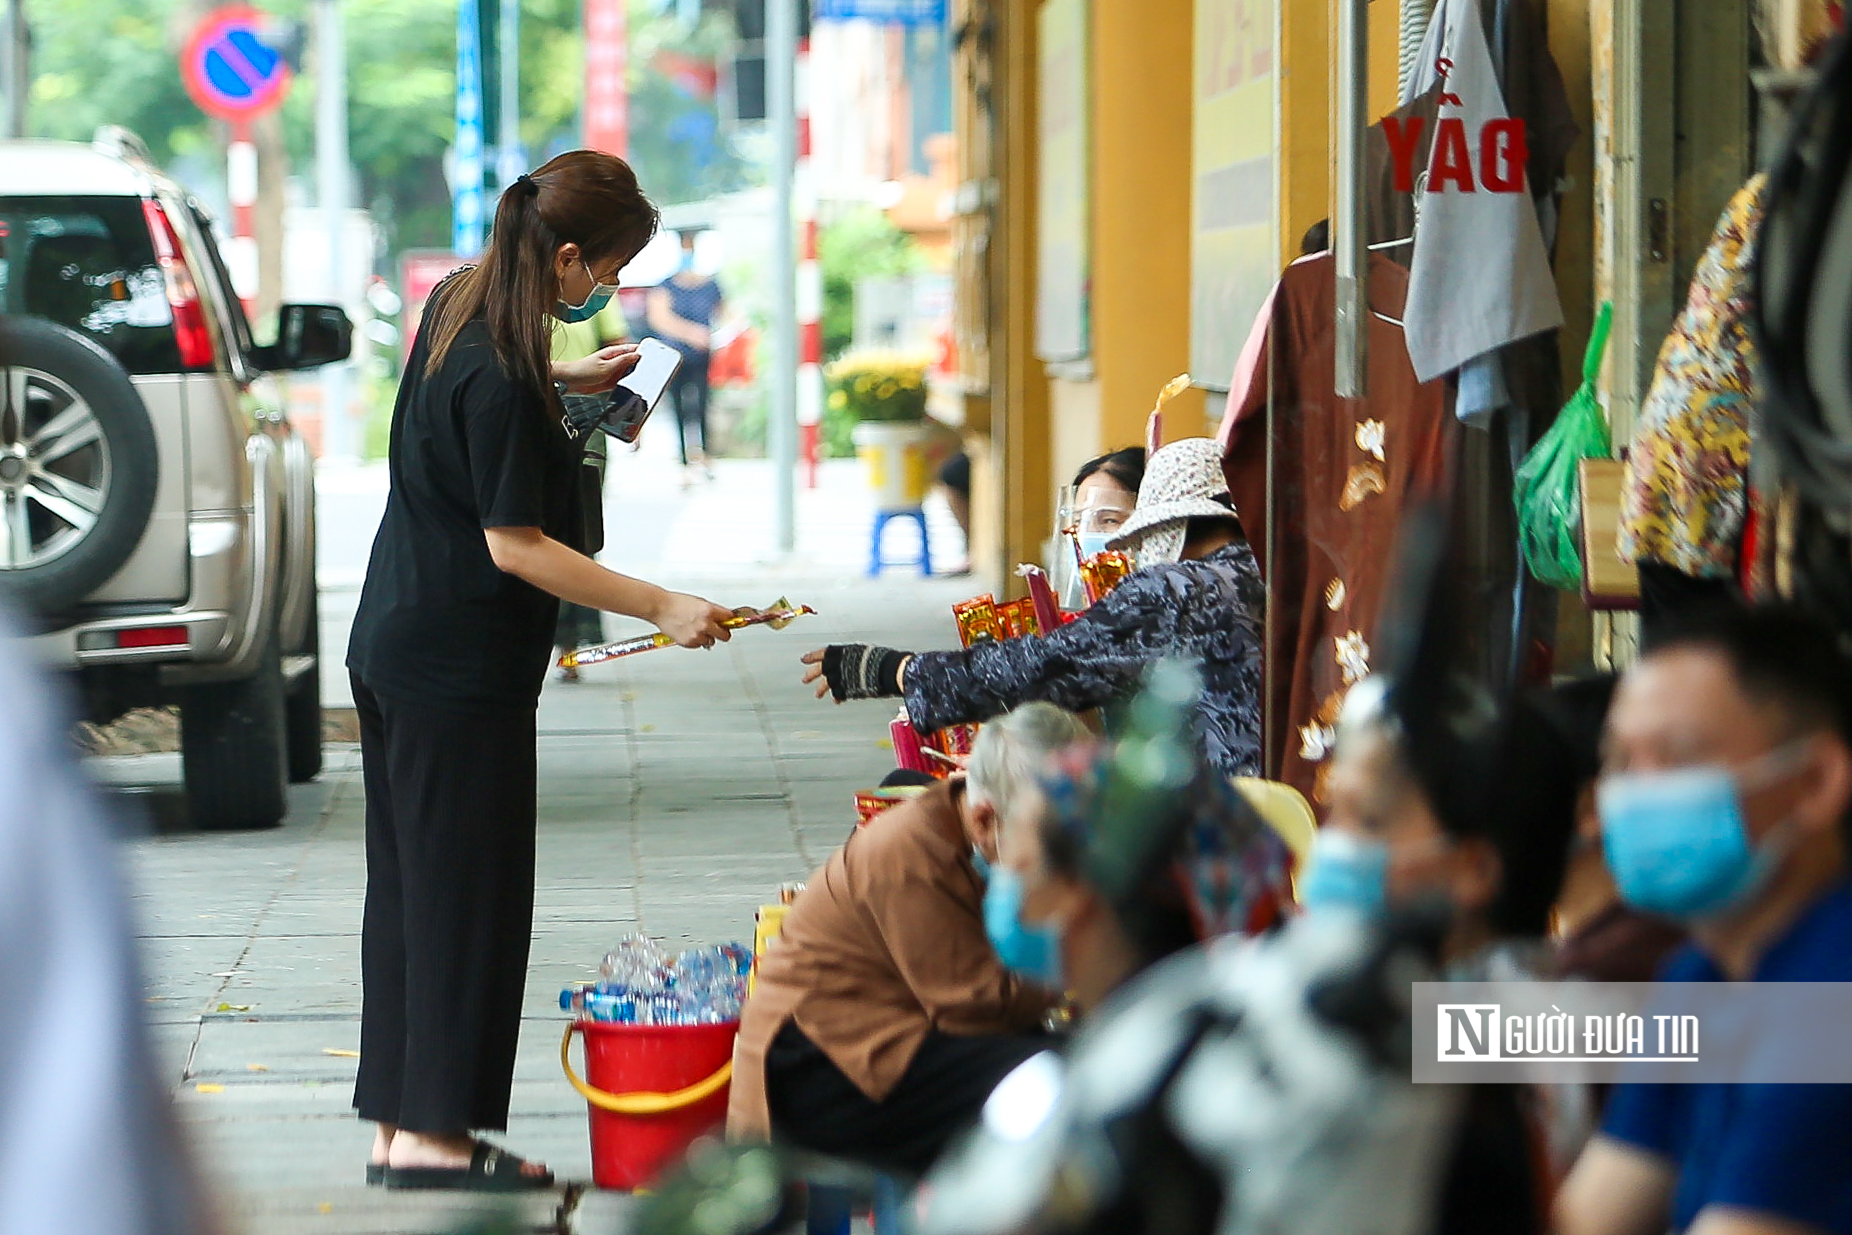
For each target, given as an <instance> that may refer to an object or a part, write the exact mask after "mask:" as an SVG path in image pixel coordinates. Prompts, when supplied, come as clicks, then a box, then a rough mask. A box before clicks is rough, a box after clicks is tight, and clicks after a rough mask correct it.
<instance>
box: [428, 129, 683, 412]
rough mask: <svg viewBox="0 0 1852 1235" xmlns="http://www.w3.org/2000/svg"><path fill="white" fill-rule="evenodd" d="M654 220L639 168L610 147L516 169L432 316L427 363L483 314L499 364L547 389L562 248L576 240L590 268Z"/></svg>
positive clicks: (630, 246) (638, 240)
mask: <svg viewBox="0 0 1852 1235" xmlns="http://www.w3.org/2000/svg"><path fill="white" fill-rule="evenodd" d="M659 221H660V219H659V216H658V215H657V213H656V207H655V206H653V205H652V204H650V200H649V198H647V197H645V196H643V190H642V189H641V188H639V187H638V185H637V174H636V173H635V172H634V171H632V170H630V165H629V164H628V163H626V162H624V160H622V159H620V158H618V157H617V156H616V155H610V154H604V153H601V152H599V151H596V150H574V151H571V152H569V153H567V154H562V155H560V156H559V157H558V158H556V159H551V160H549V161H548V162H547V163H546V165H545V166H543V167H541V168H540V169H539V170H538V171H536V172H533V173H531V174H530V175H527V176H523V177H522V178H521V179H520V180H517V181H516V182H515V183H513V184H511V185H509V186H508V188H507V189H506V190H505V191H504V192H503V193H502V198H501V201H500V203H499V204H497V206H496V207H495V225H494V228H493V229H492V230H491V231H490V233H489V246H488V248H487V250H485V251H484V253H483V255H482V261H481V262H480V263H479V264H478V265H476V266H474V267H472V268H470V269H468V270H465V271H463V272H462V273H461V274H459V275H457V276H456V277H455V278H454V279H452V280H451V281H450V282H451V283H452V286H450V287H448V288H446V289H445V293H444V295H443V297H442V302H441V303H440V304H439V305H438V306H437V309H436V314H435V316H434V318H433V320H432V323H431V348H430V360H429V362H428V364H429V368H431V369H432V370H435V369H437V368H438V367H439V366H440V365H442V364H443V363H444V357H445V356H446V355H448V354H449V352H450V348H451V345H452V344H454V343H455V342H456V340H457V335H458V334H459V333H461V332H462V330H463V327H464V326H466V325H468V324H469V323H470V322H472V321H474V320H475V319H476V318H478V317H481V318H483V319H485V320H486V321H487V322H488V326H489V341H490V343H491V344H492V345H493V346H494V348H495V358H496V359H497V360H498V361H500V362H501V366H502V368H503V370H504V371H506V372H507V374H508V376H510V377H512V378H514V379H515V380H516V381H519V382H521V383H523V384H524V385H527V386H531V387H533V388H534V390H536V391H537V392H539V393H541V394H542V395H543V396H544V395H546V394H547V393H548V392H549V391H550V390H551V383H550V382H549V381H548V365H549V356H550V354H551V333H552V326H551V318H550V316H549V315H550V314H551V313H552V310H553V304H554V302H555V301H556V300H558V299H559V279H558V277H557V276H556V275H555V274H554V271H553V264H554V255H555V254H556V253H557V252H558V250H559V247H560V246H561V245H562V244H567V243H572V244H576V245H578V246H579V249H580V253H581V256H583V258H584V259H585V263H586V265H587V267H588V268H590V267H596V266H599V265H602V264H604V263H605V262H608V261H610V260H611V259H612V258H616V257H621V258H623V259H624V260H625V261H626V262H628V261H629V260H630V259H631V258H632V257H634V256H636V254H637V253H638V251H640V250H641V249H642V248H643V246H644V245H646V244H648V243H649V242H650V238H651V237H652V236H654V235H655V234H656V227H657V224H658V222H659Z"/></svg>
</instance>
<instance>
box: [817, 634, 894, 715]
mask: <svg viewBox="0 0 1852 1235" xmlns="http://www.w3.org/2000/svg"><path fill="white" fill-rule="evenodd" d="M906 659H907V654H906V653H905V652H896V651H895V650H894V649H893V648H884V647H876V646H874V645H873V644H869V643H832V644H831V645H830V646H829V647H826V648H824V649H823V677H824V679H825V680H826V681H828V682H829V684H830V694H832V695H834V696H835V698H836V702H838V703H841V702H843V701H844V700H846V699H891V698H893V697H894V696H896V695H898V694H900V693H901V691H900V666H901V665H902V664H903V663H904V662H905V661H906Z"/></svg>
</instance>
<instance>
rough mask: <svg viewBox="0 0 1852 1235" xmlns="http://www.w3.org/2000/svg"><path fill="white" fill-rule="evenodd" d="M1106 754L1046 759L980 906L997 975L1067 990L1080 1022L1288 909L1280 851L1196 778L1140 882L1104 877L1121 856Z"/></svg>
mask: <svg viewBox="0 0 1852 1235" xmlns="http://www.w3.org/2000/svg"><path fill="white" fill-rule="evenodd" d="M1114 752H1115V747H1114V746H1113V745H1112V744H1111V743H1106V742H1098V741H1095V742H1087V743H1083V744H1080V745H1077V746H1075V747H1072V748H1070V749H1069V750H1067V751H1064V752H1062V753H1061V754H1058V755H1056V756H1055V757H1054V759H1053V760H1052V762H1051V763H1050V764H1049V766H1048V768H1047V769H1046V770H1045V771H1044V772H1043V774H1042V776H1041V778H1040V780H1039V783H1038V784H1037V785H1036V786H1035V787H1034V788H1033V789H1032V790H1031V791H1030V792H1028V793H1026V794H1025V795H1024V801H1023V803H1022V807H1021V812H1020V814H1019V815H1017V816H1013V819H1012V826H1011V827H1010V828H1009V829H1008V830H1007V832H1006V834H1005V844H1004V845H1003V853H1002V858H1003V861H1002V865H1001V866H1000V867H999V868H998V869H997V871H996V872H994V873H993V874H992V876H991V885H990V895H989V896H987V898H986V900H985V906H984V909H985V918H986V922H985V925H986V927H987V928H988V929H989V931H990V937H991V942H992V943H993V944H994V945H995V946H996V948H997V954H998V955H999V956H1001V957H1002V958H1003V959H1004V962H1005V963H1006V964H1010V965H1012V966H1013V967H1015V968H1016V969H1017V970H1018V972H1020V973H1022V974H1024V975H1025V976H1027V977H1031V978H1033V979H1035V980H1036V981H1039V982H1041V983H1043V984H1045V985H1048V986H1051V987H1055V988H1058V989H1062V990H1065V991H1067V992H1068V993H1069V995H1070V996H1071V997H1072V998H1073V1001H1074V1007H1075V1010H1076V1011H1077V1012H1079V1013H1080V1014H1081V1015H1083V1016H1084V1015H1086V1014H1087V1013H1090V1012H1092V1011H1093V1010H1094V1009H1096V1008H1098V1007H1099V1006H1100V1005H1101V1004H1102V1003H1104V1002H1105V1001H1106V1000H1107V999H1108V998H1109V997H1110V996H1111V995H1112V993H1113V992H1114V991H1116V990H1118V989H1119V988H1120V987H1121V986H1123V985H1124V984H1125V983H1126V982H1127V981H1129V980H1130V979H1131V978H1132V977H1134V976H1135V975H1137V974H1139V973H1142V972H1143V971H1144V970H1146V969H1148V968H1150V967H1151V966H1152V965H1155V964H1156V963H1157V962H1159V961H1161V960H1163V959H1164V958H1165V957H1167V956H1170V955H1172V954H1173V953H1176V952H1181V951H1182V950H1183V949H1185V948H1188V947H1191V946H1193V945H1195V944H1198V943H1201V942H1203V941H1204V940H1207V939H1212V938H1215V937H1216V936H1219V935H1229V934H1244V935H1251V934H1257V933H1260V932H1262V931H1264V930H1266V929H1268V928H1269V927H1271V926H1273V925H1275V924H1276V923H1277V922H1279V921H1280V920H1281V919H1282V916H1283V914H1284V913H1285V911H1286V906H1287V905H1289V904H1290V903H1291V902H1292V887H1291V876H1290V868H1291V864H1292V863H1291V856H1290V854H1289V853H1288V851H1287V848H1286V843H1285V842H1284V841H1283V840H1282V839H1281V838H1280V837H1279V835H1278V834H1277V833H1275V832H1274V831H1273V829H1272V828H1271V827H1269V826H1268V825H1267V823H1266V821H1265V820H1264V819H1263V818H1261V817H1260V816H1259V815H1258V814H1256V813H1255V812H1254V811H1253V810H1252V809H1250V808H1249V807H1248V806H1247V804H1246V802H1245V800H1244V799H1242V798H1241V797H1240V796H1239V791H1238V790H1237V789H1236V788H1235V787H1234V786H1233V785H1231V784H1230V783H1229V782H1228V780H1227V779H1226V778H1225V777H1222V776H1220V775H1218V774H1216V773H1214V772H1212V771H1207V770H1205V771H1204V773H1203V774H1202V775H1199V776H1198V777H1197V778H1196V779H1195V781H1194V782H1193V783H1192V784H1191V786H1190V788H1189V790H1188V791H1187V793H1186V795H1185V796H1184V798H1183V800H1182V802H1181V804H1180V810H1181V812H1182V816H1183V818H1182V820H1181V821H1180V823H1181V826H1178V827H1177V828H1176V829H1175V832H1174V837H1173V839H1172V841H1171V843H1169V844H1168V845H1166V846H1165V851H1164V852H1163V853H1162V854H1161V855H1160V857H1159V859H1158V860H1157V862H1156V863H1155V864H1154V865H1153V868H1152V869H1151V871H1150V873H1149V874H1147V875H1146V876H1145V877H1143V878H1142V879H1137V880H1134V881H1132V882H1131V883H1130V886H1129V887H1122V886H1119V880H1117V879H1116V878H1114V877H1112V876H1111V875H1109V874H1108V873H1107V870H1106V868H1107V867H1108V866H1111V865H1114V864H1116V861H1117V855H1118V854H1119V852H1120V850H1119V846H1118V844H1117V843H1116V841H1115V839H1109V836H1110V834H1111V833H1112V832H1113V830H1114V828H1115V824H1116V823H1123V822H1125V821H1122V820H1113V819H1109V818H1108V817H1107V805H1106V804H1107V801H1108V797H1109V795H1108V791H1107V787H1106V786H1107V779H1108V777H1109V776H1110V775H1111V772H1112V768H1111V764H1112V760H1113V755H1114ZM1015 819H1020V820H1021V821H1022V823H1023V824H1024V826H1021V827H1017V826H1014V820H1015ZM1157 823H1158V820H1155V819H1149V818H1146V819H1141V820H1140V821H1138V823H1137V824H1136V825H1135V826H1141V827H1143V826H1154V825H1156V824H1157Z"/></svg>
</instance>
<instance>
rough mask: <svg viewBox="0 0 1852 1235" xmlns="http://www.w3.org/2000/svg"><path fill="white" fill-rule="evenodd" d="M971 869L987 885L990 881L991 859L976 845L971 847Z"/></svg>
mask: <svg viewBox="0 0 1852 1235" xmlns="http://www.w3.org/2000/svg"><path fill="white" fill-rule="evenodd" d="M971 868H972V869H973V870H975V871H976V872H977V877H978V878H979V879H982V880H984V881H985V882H987V883H988V882H989V881H990V859H989V858H987V857H985V856H984V851H983V850H982V849H979V848H978V847H977V846H976V845H973V846H971Z"/></svg>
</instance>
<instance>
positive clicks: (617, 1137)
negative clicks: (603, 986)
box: [560, 1021, 739, 1191]
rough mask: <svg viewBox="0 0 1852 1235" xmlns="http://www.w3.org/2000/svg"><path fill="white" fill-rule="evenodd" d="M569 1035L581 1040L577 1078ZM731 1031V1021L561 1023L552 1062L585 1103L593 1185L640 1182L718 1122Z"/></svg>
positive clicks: (735, 1025)
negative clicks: (561, 1068) (562, 1034)
mask: <svg viewBox="0 0 1852 1235" xmlns="http://www.w3.org/2000/svg"><path fill="white" fill-rule="evenodd" d="M575 1033H578V1034H582V1035H583V1036H584V1038H585V1079H584V1080H580V1079H579V1077H578V1076H577V1075H576V1074H575V1073H574V1072H573V1070H572V1058H571V1048H572V1035H573V1034H575ZM738 1033H739V1022H738V1021H728V1022H727V1023H725V1024H723V1025H613V1024H606V1023H604V1022H602V1021H575V1022H574V1023H573V1024H572V1025H570V1026H568V1027H567V1029H566V1037H565V1041H564V1042H563V1043H561V1045H560V1062H561V1064H563V1065H564V1067H565V1069H566V1076H567V1078H568V1079H569V1080H570V1081H571V1082H572V1085H573V1088H574V1089H577V1090H578V1091H579V1093H580V1094H582V1095H584V1097H585V1100H586V1102H587V1103H588V1104H589V1106H590V1111H591V1134H592V1181H593V1182H594V1183H596V1184H597V1185H598V1186H599V1187H600V1188H616V1189H620V1190H623V1191H630V1190H632V1189H636V1188H641V1187H644V1186H645V1185H647V1184H648V1183H649V1182H650V1181H651V1180H653V1179H655V1178H656V1176H657V1175H658V1174H659V1173H660V1172H661V1171H663V1170H664V1169H666V1168H668V1167H670V1166H673V1165H674V1164H675V1163H676V1162H678V1161H680V1160H681V1157H682V1155H683V1154H684V1153H685V1152H687V1149H688V1147H689V1146H690V1145H692V1144H693V1143H694V1142H695V1140H696V1139H697V1138H698V1137H700V1136H702V1135H703V1134H705V1133H708V1132H712V1131H713V1130H714V1129H715V1128H717V1127H719V1126H720V1125H721V1124H722V1123H723V1122H724V1121H725V1120H726V1117H727V1092H728V1090H729V1089H730V1088H731V1081H732V1076H733V1039H734V1037H735V1036H736V1035H737V1034H738Z"/></svg>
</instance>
